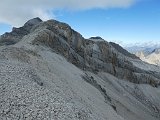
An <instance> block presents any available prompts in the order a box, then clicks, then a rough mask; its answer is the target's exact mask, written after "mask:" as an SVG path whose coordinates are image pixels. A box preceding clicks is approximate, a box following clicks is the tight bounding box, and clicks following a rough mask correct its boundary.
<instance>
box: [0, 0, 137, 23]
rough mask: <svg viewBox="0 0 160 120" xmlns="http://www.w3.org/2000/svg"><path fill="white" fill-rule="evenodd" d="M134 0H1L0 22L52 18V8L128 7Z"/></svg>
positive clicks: (23, 21) (20, 21) (21, 21)
mask: <svg viewBox="0 0 160 120" xmlns="http://www.w3.org/2000/svg"><path fill="white" fill-rule="evenodd" d="M135 1H136V0H1V3H0V23H7V24H10V25H12V26H21V25H22V24H24V23H25V22H26V21H27V20H28V19H31V18H33V17H37V16H38V17H40V18H41V19H43V20H46V19H50V18H53V17H54V15H53V12H52V10H55V9H59V8H60V9H69V10H86V9H93V8H102V9H106V8H115V7H120V8H121V7H122V8H123V7H129V6H130V5H132V4H133V3H134V2H135Z"/></svg>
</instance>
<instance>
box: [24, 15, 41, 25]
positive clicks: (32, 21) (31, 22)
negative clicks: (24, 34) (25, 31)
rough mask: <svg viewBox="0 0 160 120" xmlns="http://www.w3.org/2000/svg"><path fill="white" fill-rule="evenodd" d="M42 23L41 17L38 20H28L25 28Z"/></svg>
mask: <svg viewBox="0 0 160 120" xmlns="http://www.w3.org/2000/svg"><path fill="white" fill-rule="evenodd" d="M40 22H42V20H41V19H40V18H39V17H36V18H33V19H30V20H28V21H27V22H26V23H25V24H24V26H34V25H36V24H38V23H40Z"/></svg>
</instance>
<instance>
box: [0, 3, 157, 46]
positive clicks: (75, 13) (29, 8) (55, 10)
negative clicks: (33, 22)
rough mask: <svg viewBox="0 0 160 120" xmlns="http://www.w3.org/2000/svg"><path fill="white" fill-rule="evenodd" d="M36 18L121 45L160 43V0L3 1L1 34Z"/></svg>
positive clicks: (0, 23)
mask: <svg viewBox="0 0 160 120" xmlns="http://www.w3.org/2000/svg"><path fill="white" fill-rule="evenodd" d="M34 17H40V18H41V19H43V20H48V19H56V20H59V21H62V22H65V23H67V24H69V25H70V26H71V27H72V28H73V29H75V30H76V31H78V32H79V33H81V34H82V35H83V36H84V37H85V38H89V37H91V36H101V37H102V38H103V39H105V40H107V41H113V42H116V43H119V44H120V45H122V46H129V45H134V44H139V43H141V44H148V43H154V44H160V0H1V4H0V34H3V33H4V32H9V31H11V29H12V27H13V26H14V27H20V26H22V25H23V24H24V23H25V22H26V21H27V20H29V19H31V18H34Z"/></svg>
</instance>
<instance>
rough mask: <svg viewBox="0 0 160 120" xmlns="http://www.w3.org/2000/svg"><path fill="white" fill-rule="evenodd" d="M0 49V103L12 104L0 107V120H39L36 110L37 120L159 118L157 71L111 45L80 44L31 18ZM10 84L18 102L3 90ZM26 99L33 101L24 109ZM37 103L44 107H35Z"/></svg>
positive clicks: (61, 28)
mask: <svg viewBox="0 0 160 120" xmlns="http://www.w3.org/2000/svg"><path fill="white" fill-rule="evenodd" d="M0 45H1V47H0V51H1V52H0V59H1V64H2V66H1V69H2V70H1V79H2V80H1V83H2V87H1V88H2V89H3V88H4V89H6V90H7V91H6V90H4V91H3V97H1V98H0V100H1V101H4V105H2V106H5V107H6V105H7V104H8V103H7V102H5V100H8V102H12V101H13V103H14V105H17V107H16V108H15V107H13V106H12V105H10V106H8V107H9V110H7V111H5V110H6V109H5V107H4V108H2V109H1V114H0V116H1V118H4V119H5V118H11V117H14V116H12V115H11V114H15V115H16V116H17V117H19V118H20V119H25V118H24V116H26V119H27V118H34V119H38V110H39V111H40V112H41V113H39V114H40V115H41V116H40V117H39V118H40V119H42V118H43V119H44V118H45V119H95V120H98V119H101V120H102V119H111V120H113V119H114V120H116V119H117V120H119V119H126V120H141V119H146V120H156V119H157V120H158V119H159V117H160V109H159V108H160V104H159V102H158V101H159V100H160V97H158V95H159V92H158V91H159V85H160V70H159V68H157V67H156V66H152V65H148V64H146V63H143V62H142V61H141V60H139V59H138V58H137V57H135V56H133V55H132V54H130V53H128V52H127V51H125V50H124V49H123V48H121V47H120V46H118V45H116V44H114V43H108V42H107V41H105V40H103V39H102V38H100V37H92V38H90V39H85V38H83V37H82V35H81V34H79V33H78V32H76V31H74V30H73V29H72V28H71V27H70V26H69V25H67V24H65V23H61V22H58V21H56V20H48V21H45V22H42V21H41V20H40V19H39V18H34V19H32V20H29V21H28V22H27V23H26V24H24V26H23V27H20V28H14V29H13V30H12V32H11V33H6V34H4V35H2V36H1V38H0ZM7 66H8V67H7ZM17 66H20V67H17ZM8 71H10V72H8ZM9 74H10V75H11V77H9ZM15 74H17V75H18V76H15ZM5 81H8V82H6V83H5ZM11 83H13V87H15V88H16V86H17V85H18V84H20V86H18V88H19V89H20V90H21V92H20V91H18V90H17V89H16V90H15V91H17V93H18V95H20V96H18V98H17V99H18V100H17V99H16V96H17V93H13V96H12V95H11V94H10V93H9V91H11V89H10V87H8V86H7V85H9V86H11ZM21 85H22V86H24V87H25V89H26V90H28V91H31V94H27V91H25V90H23V88H22V87H21ZM26 85H27V86H28V85H29V87H27V86H26ZM146 88H147V89H146ZM13 89H14V88H13ZM153 91H155V92H154V93H153ZM32 92H33V93H35V94H37V95H38V96H43V98H39V97H38V96H34V95H32V94H33V93H32ZM24 93H26V95H25V94H24ZM6 95H8V97H6ZM1 96H2V95H1ZM4 96H5V97H4ZM87 96H88V97H87ZM149 96H152V97H151V98H150V97H149ZM26 97H28V100H31V99H34V100H32V101H30V103H28V104H27V103H26V102H25V98H26ZM45 97H47V98H46V99H45ZM30 98H31V99H30ZM56 98H57V100H58V104H55V103H56V100H55V99H56ZM15 99H16V100H15ZM39 99H40V100H41V101H42V104H45V105H44V106H45V107H44V106H43V105H42V107H40V106H41V105H40V104H41V103H40V101H38V102H36V100H39ZM19 100H21V101H24V103H23V104H24V105H25V106H21V105H22V104H20V103H19V102H20V101H19ZM54 100H55V101H54ZM19 104H20V106H19V107H18V105H19ZM36 104H37V106H38V107H36ZM30 107H31V108H30ZM44 108H45V109H44ZM15 109H21V113H20V114H18V113H17V112H15V113H14V111H15ZM27 109H30V111H32V112H31V113H29V115H26V113H25V112H26V110H27ZM54 109H55V112H54ZM67 111H68V112H67ZM32 113H35V116H34V115H32ZM111 113H112V114H111ZM124 113H126V114H124ZM47 117H48V118H47ZM14 119H16V118H14Z"/></svg>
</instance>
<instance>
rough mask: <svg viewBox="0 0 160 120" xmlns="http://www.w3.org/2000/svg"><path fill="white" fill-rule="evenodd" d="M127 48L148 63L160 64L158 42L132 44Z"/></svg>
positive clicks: (159, 46) (159, 45)
mask: <svg viewBox="0 0 160 120" xmlns="http://www.w3.org/2000/svg"><path fill="white" fill-rule="evenodd" d="M126 49H127V50H128V51H129V52H131V53H133V54H135V55H136V56H137V57H139V58H140V59H141V60H143V61H145V62H147V63H150V64H154V65H160V44H158V43H157V44H155V43H150V45H149V44H146V45H144V44H143V45H139V46H131V47H126Z"/></svg>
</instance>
